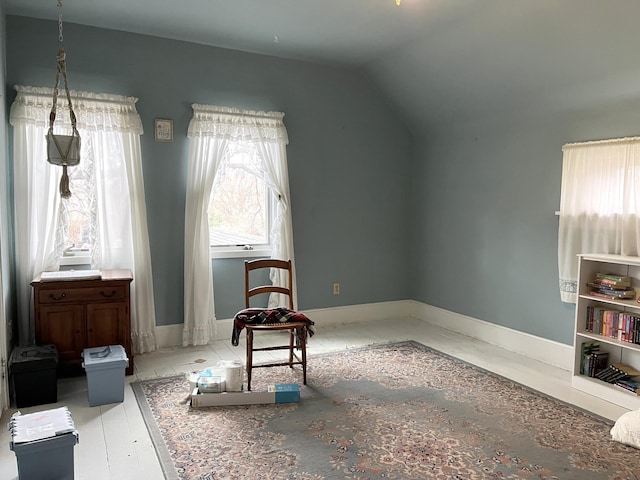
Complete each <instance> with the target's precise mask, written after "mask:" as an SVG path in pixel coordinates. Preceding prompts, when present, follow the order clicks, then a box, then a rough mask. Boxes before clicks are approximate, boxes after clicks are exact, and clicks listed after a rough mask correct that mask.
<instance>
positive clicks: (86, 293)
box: [37, 283, 129, 304]
mask: <svg viewBox="0 0 640 480" xmlns="http://www.w3.org/2000/svg"><path fill="white" fill-rule="evenodd" d="M128 289H129V284H128V283H127V284H126V285H109V286H107V285H99V286H95V287H83V288H39V289H38V299H37V301H38V302H39V303H41V304H52V303H67V302H71V303H78V302H80V303H86V302H96V301H115V300H124V299H126V298H127V293H128Z"/></svg>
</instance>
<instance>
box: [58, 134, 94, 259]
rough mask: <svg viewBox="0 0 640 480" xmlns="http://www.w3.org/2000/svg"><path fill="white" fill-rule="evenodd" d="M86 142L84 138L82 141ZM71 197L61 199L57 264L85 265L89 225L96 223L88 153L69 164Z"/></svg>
mask: <svg viewBox="0 0 640 480" xmlns="http://www.w3.org/2000/svg"><path fill="white" fill-rule="evenodd" d="M85 143H86V141H85ZM68 171H69V189H70V190H71V197H69V198H68V199H67V200H66V201H64V202H62V203H61V208H62V231H63V244H64V246H63V254H62V257H61V259H60V265H86V264H90V263H91V238H92V232H91V229H92V228H95V227H93V226H94V225H95V223H96V214H95V212H96V205H95V204H96V201H95V189H93V188H91V186H92V185H95V184H96V179H95V172H94V162H93V158H92V156H91V155H84V156H83V158H82V161H81V162H80V163H79V164H78V165H76V166H75V167H73V168H69V169H68Z"/></svg>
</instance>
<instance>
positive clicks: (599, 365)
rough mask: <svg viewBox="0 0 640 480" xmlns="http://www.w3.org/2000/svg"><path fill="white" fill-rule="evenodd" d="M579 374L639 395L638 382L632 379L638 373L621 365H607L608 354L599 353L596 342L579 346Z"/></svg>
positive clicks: (638, 372)
mask: <svg viewBox="0 0 640 480" xmlns="http://www.w3.org/2000/svg"><path fill="white" fill-rule="evenodd" d="M581 353H582V356H581V360H580V373H581V374H582V375H586V376H588V377H592V378H596V379H598V380H601V381H603V382H606V383H609V384H611V385H616V386H618V387H620V388H623V389H625V390H627V391H629V392H632V393H635V394H636V395H640V382H639V381H638V380H637V379H636V378H634V377H638V376H640V371H638V370H636V369H635V368H633V367H630V366H628V365H625V364H623V363H612V364H610V365H609V364H608V360H609V353H608V352H604V351H600V345H599V344H598V343H596V342H585V343H583V344H582V346H581Z"/></svg>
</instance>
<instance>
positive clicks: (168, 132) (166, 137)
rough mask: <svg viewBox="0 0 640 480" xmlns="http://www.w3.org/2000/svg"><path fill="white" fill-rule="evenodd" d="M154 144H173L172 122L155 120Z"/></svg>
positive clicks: (161, 119)
mask: <svg viewBox="0 0 640 480" xmlns="http://www.w3.org/2000/svg"><path fill="white" fill-rule="evenodd" d="M155 129H156V142H173V120H167V119H165V118H156V125H155Z"/></svg>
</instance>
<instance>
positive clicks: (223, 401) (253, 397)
mask: <svg viewBox="0 0 640 480" xmlns="http://www.w3.org/2000/svg"><path fill="white" fill-rule="evenodd" d="M299 402H300V386H299V385H298V384H297V383H283V384H278V385H270V386H269V387H267V391H266V392H255V391H253V392H222V393H200V392H199V391H198V387H196V388H194V389H193V392H191V406H192V407H196V408H197V407H215V406H222V405H258V404H268V403H299Z"/></svg>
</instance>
